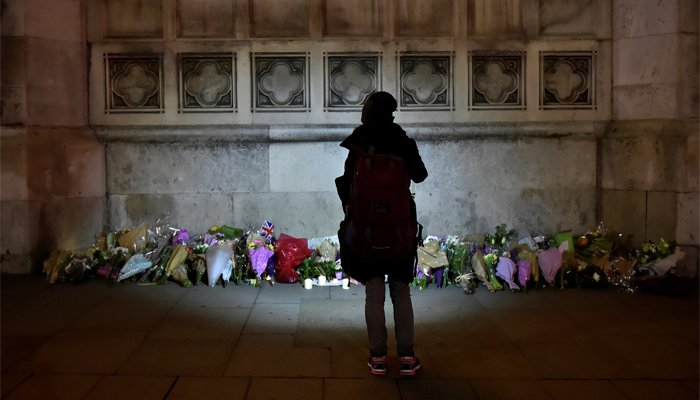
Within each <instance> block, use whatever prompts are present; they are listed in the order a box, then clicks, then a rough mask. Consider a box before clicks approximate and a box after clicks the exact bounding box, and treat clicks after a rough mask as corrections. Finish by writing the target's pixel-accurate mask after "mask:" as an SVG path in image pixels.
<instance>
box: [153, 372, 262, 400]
mask: <svg viewBox="0 0 700 400" xmlns="http://www.w3.org/2000/svg"><path fill="white" fill-rule="evenodd" d="M249 384H250V379H248V378H218V377H217V378H213V377H191V376H181V377H179V378H178V379H177V382H175V386H173V388H172V390H171V391H170V394H168V397H166V399H167V400H191V399H206V400H209V399H211V400H213V399H228V400H244V399H245V395H246V391H247V389H248V385H249Z"/></svg>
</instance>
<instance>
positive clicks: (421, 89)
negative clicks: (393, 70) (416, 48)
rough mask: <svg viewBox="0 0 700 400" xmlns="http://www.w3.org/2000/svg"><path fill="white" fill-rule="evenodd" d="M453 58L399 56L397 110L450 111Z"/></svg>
mask: <svg viewBox="0 0 700 400" xmlns="http://www.w3.org/2000/svg"><path fill="white" fill-rule="evenodd" d="M452 57H453V56H452V54H451V53H425V54H415V53H410V55H407V54H399V66H400V71H399V73H400V82H399V86H400V88H399V93H400V100H399V108H401V109H414V110H415V109H421V110H451V109H453V108H454V107H453V105H454V101H453V99H452V93H453V88H452Z"/></svg>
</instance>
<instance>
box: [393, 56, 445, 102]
mask: <svg viewBox="0 0 700 400" xmlns="http://www.w3.org/2000/svg"><path fill="white" fill-rule="evenodd" d="M401 84H402V86H403V89H404V90H405V91H407V92H408V93H409V94H410V95H411V96H412V97H413V99H414V100H415V101H416V102H417V103H418V104H423V105H429V104H432V103H433V102H434V101H435V99H436V98H437V97H438V96H439V95H440V94H441V93H442V92H444V91H445V89H447V84H448V79H447V75H446V74H445V73H444V72H443V71H440V70H438V69H437V68H436V67H435V65H434V64H433V63H432V62H431V61H430V60H420V61H418V62H416V64H415V65H414V67H413V70H412V71H410V72H408V73H406V75H405V76H404V78H403V80H402V82H401Z"/></svg>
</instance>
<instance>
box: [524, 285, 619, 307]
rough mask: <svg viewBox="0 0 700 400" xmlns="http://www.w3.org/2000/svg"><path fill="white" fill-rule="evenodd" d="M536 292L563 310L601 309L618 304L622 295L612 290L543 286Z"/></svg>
mask: <svg viewBox="0 0 700 400" xmlns="http://www.w3.org/2000/svg"><path fill="white" fill-rule="evenodd" d="M537 294H539V295H540V296H542V298H544V299H546V300H548V301H549V302H550V303H552V304H553V305H554V306H556V307H558V308H559V309H562V310H564V311H569V310H580V309H601V308H606V307H611V306H614V305H620V304H623V303H622V300H621V299H622V297H623V296H621V295H620V294H618V293H615V292H614V291H613V290H596V289H587V290H586V289H563V290H559V289H553V288H544V289H542V290H540V291H537Z"/></svg>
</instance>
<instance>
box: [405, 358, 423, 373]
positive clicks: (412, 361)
mask: <svg viewBox="0 0 700 400" xmlns="http://www.w3.org/2000/svg"><path fill="white" fill-rule="evenodd" d="M418 368H420V361H418V359H417V358H416V357H401V375H404V376H413V375H415V374H416V371H417V370H418Z"/></svg>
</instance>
